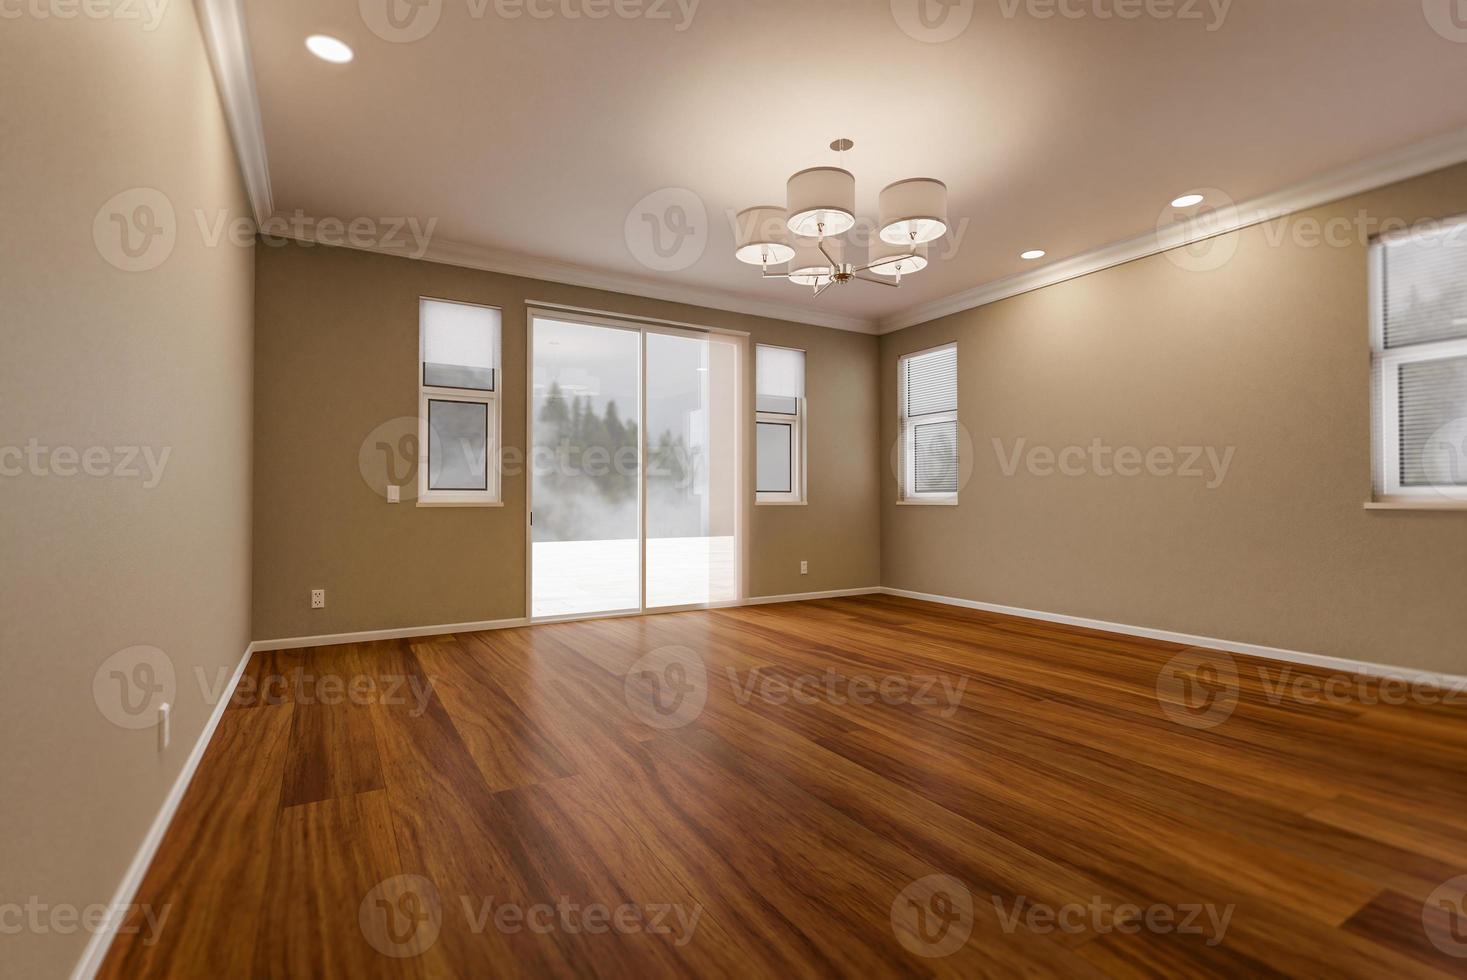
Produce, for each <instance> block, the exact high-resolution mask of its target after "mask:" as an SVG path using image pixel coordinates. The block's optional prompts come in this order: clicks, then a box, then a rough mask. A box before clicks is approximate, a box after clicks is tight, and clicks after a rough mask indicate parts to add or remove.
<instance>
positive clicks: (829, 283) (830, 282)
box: [811, 279, 835, 299]
mask: <svg viewBox="0 0 1467 980" xmlns="http://www.w3.org/2000/svg"><path fill="white" fill-rule="evenodd" d="M834 284H835V280H834V279H827V280H825V285H823V286H821V287H820V288H819V289H817V290H815V292H814V294H813V295H812V296H811V298H812V299H813V298H814V297H815V296H819V295H820V294H821V293H823V292H825V291H826V290H827V289H829V288H830V287H831V286H833V285H834Z"/></svg>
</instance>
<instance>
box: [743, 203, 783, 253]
mask: <svg viewBox="0 0 1467 980" xmlns="http://www.w3.org/2000/svg"><path fill="white" fill-rule="evenodd" d="M784 214H785V212H784V208H781V207H777V206H775V205H761V206H760V207H753V208H745V209H744V210H742V211H740V212H739V213H738V215H737V217H735V219H734V223H735V225H737V227H738V246H737V248H736V249H735V250H734V257H735V258H737V259H738V260H739V261H740V262H747V263H749V264H750V265H758V266H769V265H779V264H780V263H783V262H788V261H789V260H790V259H791V258H793V257H794V254H795V249H794V246H793V245H791V244H790V232H789V225H788V223H787V222H786V221H785V216H784Z"/></svg>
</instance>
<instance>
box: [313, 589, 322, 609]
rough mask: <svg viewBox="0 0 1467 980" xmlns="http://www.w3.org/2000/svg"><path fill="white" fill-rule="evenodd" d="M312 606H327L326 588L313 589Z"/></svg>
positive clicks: (316, 607) (315, 607)
mask: <svg viewBox="0 0 1467 980" xmlns="http://www.w3.org/2000/svg"><path fill="white" fill-rule="evenodd" d="M311 608H312V609H325V608H326V590H325V589H312V590H311Z"/></svg>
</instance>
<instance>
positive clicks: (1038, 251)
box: [1019, 248, 1047, 259]
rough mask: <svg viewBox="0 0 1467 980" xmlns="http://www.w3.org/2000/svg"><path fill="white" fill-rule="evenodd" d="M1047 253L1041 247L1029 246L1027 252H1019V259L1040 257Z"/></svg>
mask: <svg viewBox="0 0 1467 980" xmlns="http://www.w3.org/2000/svg"><path fill="white" fill-rule="evenodd" d="M1046 254H1047V253H1046V252H1045V251H1044V249H1042V248H1031V249H1029V251H1027V252H1023V253H1020V255H1019V258H1021V259H1042V258H1044V256H1045V255H1046Z"/></svg>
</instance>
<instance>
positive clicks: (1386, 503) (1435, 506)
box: [1365, 497, 1467, 511]
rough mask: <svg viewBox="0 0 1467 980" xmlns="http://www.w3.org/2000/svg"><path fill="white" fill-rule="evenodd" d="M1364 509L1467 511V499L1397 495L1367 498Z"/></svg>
mask: <svg viewBox="0 0 1467 980" xmlns="http://www.w3.org/2000/svg"><path fill="white" fill-rule="evenodd" d="M1365 509H1366V510H1440V511H1467V500H1436V499H1433V500H1413V499H1410V498H1406V499H1402V498H1399V497H1397V498H1394V499H1386V500H1367V501H1366V502H1365Z"/></svg>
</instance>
